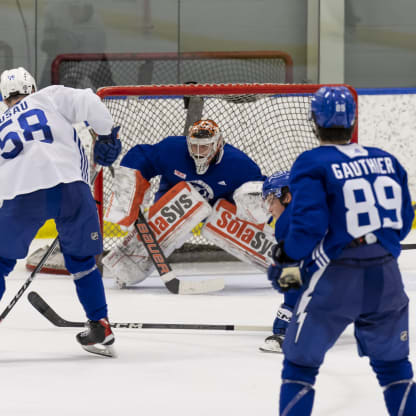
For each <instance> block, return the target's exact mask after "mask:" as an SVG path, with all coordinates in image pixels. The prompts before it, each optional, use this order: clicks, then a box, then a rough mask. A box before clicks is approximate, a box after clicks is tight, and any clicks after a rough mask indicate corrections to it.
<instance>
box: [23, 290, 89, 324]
mask: <svg viewBox="0 0 416 416" xmlns="http://www.w3.org/2000/svg"><path fill="white" fill-rule="evenodd" d="M27 298H28V300H29V302H30V303H31V304H32V306H33V307H34V308H35V309H36V310H37V311H38V312H39V313H40V314H41V315H43V316H44V317H45V318H46V319H47V320H48V321H49V322H50V323H52V324H53V325H55V326H59V327H78V328H80V327H83V326H84V323H82V322H70V321H67V320H65V319H63V318H61V317H60V316H59V315H58V314H57V313H56V312H55V311H54V310H53V309H52V308H51V307H50V306H49V305H48V304H47V303H46V302H45V301H44V300H43V299H42V298H41V297H40V296H39V295H38V294H37V293H36V292H30V293H29V294H28V295H27Z"/></svg>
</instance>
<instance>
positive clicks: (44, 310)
mask: <svg viewBox="0 0 416 416" xmlns="http://www.w3.org/2000/svg"><path fill="white" fill-rule="evenodd" d="M27 298H28V300H29V302H30V303H31V304H32V306H33V307H34V308H35V309H36V310H37V311H38V312H39V313H40V314H41V315H43V316H44V317H45V318H46V319H47V320H48V321H49V322H50V323H51V324H52V325H54V326H58V327H60V328H74V327H76V328H78V327H79V328H81V327H83V326H84V325H85V323H84V322H73V321H67V320H66V319H64V318H62V317H60V316H59V315H58V314H57V313H56V312H55V311H54V310H53V309H52V308H51V307H50V306H49V305H48V304H47V303H46V302H45V300H44V299H43V298H42V297H41V296H40V295H39V294H38V293H36V292H30V293H29V294H28V295H27ZM111 326H112V327H113V328H128V329H194V330H212V331H263V332H268V331H271V330H272V327H271V326H257V325H231V324H228V325H218V324H162V323H157V324H150V323H141V322H113V323H112V324H111Z"/></svg>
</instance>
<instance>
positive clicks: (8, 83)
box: [0, 67, 37, 100]
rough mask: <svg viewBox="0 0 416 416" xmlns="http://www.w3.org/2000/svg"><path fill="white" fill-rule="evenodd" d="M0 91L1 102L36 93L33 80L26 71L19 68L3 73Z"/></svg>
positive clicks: (0, 79) (0, 78)
mask: <svg viewBox="0 0 416 416" xmlns="http://www.w3.org/2000/svg"><path fill="white" fill-rule="evenodd" d="M0 90H1V95H2V97H3V100H7V99H8V98H10V97H12V96H14V95H20V94H22V95H28V94H32V92H35V91H37V88H36V82H35V79H34V78H33V77H32V75H30V73H29V72H28V71H26V69H24V68H22V67H19V68H14V69H10V70H6V71H3V73H2V74H1V77H0Z"/></svg>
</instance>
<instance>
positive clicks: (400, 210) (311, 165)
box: [285, 143, 414, 260]
mask: <svg viewBox="0 0 416 416" xmlns="http://www.w3.org/2000/svg"><path fill="white" fill-rule="evenodd" d="M290 190H291V192H292V194H293V202H292V207H293V208H292V209H293V216H292V221H291V224H290V228H289V233H288V236H287V238H286V239H285V251H286V252H287V254H288V255H289V256H290V257H292V258H294V259H305V258H307V257H308V256H310V255H311V254H312V252H313V251H314V249H315V248H316V250H318V251H319V255H320V256H323V257H324V258H325V257H326V258H328V259H330V260H332V259H335V258H337V257H338V256H339V255H340V254H341V251H342V250H343V249H344V248H345V247H346V246H347V245H348V243H349V242H351V241H352V240H353V239H355V238H358V237H362V236H365V235H366V234H369V233H373V234H374V235H375V236H376V237H377V240H378V242H379V243H380V244H381V245H382V246H383V247H384V248H385V249H387V250H388V251H389V252H390V253H392V255H393V256H395V257H398V256H399V254H400V241H401V240H402V239H403V238H404V237H405V236H406V235H407V234H408V232H409V231H410V229H411V226H412V221H413V217H414V212H413V207H412V203H411V198H410V194H409V189H408V185H407V174H406V171H405V170H404V169H403V167H402V166H401V165H400V163H399V162H398V161H397V159H396V158H395V157H394V156H392V155H391V154H390V153H388V152H385V151H383V150H381V149H378V148H372V147H363V146H360V145H358V144H355V143H351V144H347V145H325V146H320V147H317V148H315V149H312V150H309V151H307V152H304V153H302V154H301V155H300V156H299V157H298V159H297V160H296V161H295V163H294V165H293V167H292V169H291V175H290Z"/></svg>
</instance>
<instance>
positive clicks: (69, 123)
mask: <svg viewBox="0 0 416 416" xmlns="http://www.w3.org/2000/svg"><path fill="white" fill-rule="evenodd" d="M84 120H86V121H88V123H89V124H90V125H91V126H92V128H93V129H94V130H95V131H96V132H97V133H98V134H109V133H110V131H111V127H112V126H113V120H112V118H111V115H110V113H109V112H108V110H107V108H106V107H105V105H104V104H103V103H101V101H100V99H99V97H98V96H96V95H95V94H94V93H93V92H92V91H91V90H89V89H87V90H77V89H73V88H66V87H63V86H51V87H47V88H44V89H42V90H40V91H38V92H36V93H33V94H30V95H29V96H27V97H25V98H24V99H23V100H21V101H20V102H18V103H17V104H15V105H14V106H13V107H11V108H9V109H8V110H7V111H5V112H4V113H3V114H0V176H1V178H2V186H1V187H0V201H1V200H7V199H13V198H14V197H15V196H17V195H21V194H26V193H30V192H34V191H37V190H39V189H46V188H51V187H53V186H56V185H58V184H59V183H70V182H76V181H84V182H86V183H88V182H89V161H88V157H87V154H86V152H85V150H84V147H83V146H82V143H81V140H80V138H79V137H78V135H77V133H76V131H75V129H74V127H73V124H74V123H76V122H80V121H84Z"/></svg>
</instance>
